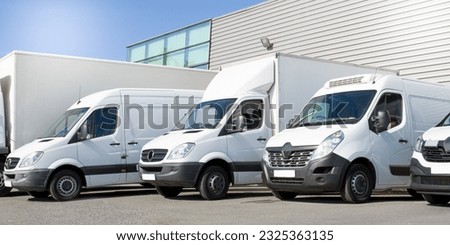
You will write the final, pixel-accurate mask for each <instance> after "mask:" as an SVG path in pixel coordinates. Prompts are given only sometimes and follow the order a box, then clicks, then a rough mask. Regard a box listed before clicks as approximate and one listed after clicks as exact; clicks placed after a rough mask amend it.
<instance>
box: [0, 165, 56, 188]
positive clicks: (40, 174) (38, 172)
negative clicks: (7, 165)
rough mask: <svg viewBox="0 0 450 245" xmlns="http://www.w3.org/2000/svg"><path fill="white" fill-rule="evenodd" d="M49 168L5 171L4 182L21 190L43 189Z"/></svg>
mask: <svg viewBox="0 0 450 245" xmlns="http://www.w3.org/2000/svg"><path fill="white" fill-rule="evenodd" d="M49 175H50V170H49V169H33V170H14V171H5V172H4V177H5V183H10V184H11V187H13V188H16V189H18V190H21V191H45V190H46V184H47V179H48V176H49Z"/></svg>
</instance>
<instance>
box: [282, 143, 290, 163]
mask: <svg viewBox="0 0 450 245" xmlns="http://www.w3.org/2000/svg"><path fill="white" fill-rule="evenodd" d="M291 153H292V145H291V143H289V142H288V143H286V144H284V145H283V147H281V155H282V156H283V158H284V159H289V158H290V156H291Z"/></svg>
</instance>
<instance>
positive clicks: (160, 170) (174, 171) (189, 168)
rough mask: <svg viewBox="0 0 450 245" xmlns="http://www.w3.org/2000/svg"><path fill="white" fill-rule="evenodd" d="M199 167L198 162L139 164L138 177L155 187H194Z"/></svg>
mask: <svg viewBox="0 0 450 245" xmlns="http://www.w3.org/2000/svg"><path fill="white" fill-rule="evenodd" d="M201 166H202V164H201V163H199V162H183V163H163V164H151V165H150V164H149V165H144V164H139V176H140V177H141V179H142V180H143V181H145V182H148V183H150V184H153V185H155V186H179V187H195V185H196V182H197V181H196V180H197V177H198V174H199V171H200V168H201Z"/></svg>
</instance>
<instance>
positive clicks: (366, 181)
mask: <svg viewBox="0 0 450 245" xmlns="http://www.w3.org/2000/svg"><path fill="white" fill-rule="evenodd" d="M374 186H375V183H374V180H373V178H372V174H371V173H370V171H369V169H368V168H367V167H366V166H364V165H361V164H354V165H352V166H350V169H349V170H348V172H347V175H346V176H345V181H344V186H343V187H342V189H341V197H342V199H343V200H344V201H346V202H349V203H362V202H367V201H368V200H369V198H370V195H372V190H373V188H374Z"/></svg>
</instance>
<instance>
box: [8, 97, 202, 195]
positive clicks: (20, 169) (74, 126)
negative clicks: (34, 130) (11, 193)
mask: <svg viewBox="0 0 450 245" xmlns="http://www.w3.org/2000/svg"><path fill="white" fill-rule="evenodd" d="M202 93H203V92H202V91H198V90H172V89H112V90H106V91H102V92H98V93H94V94H91V95H89V96H86V97H84V98H82V99H80V100H79V101H77V102H76V103H75V104H74V105H72V106H71V107H70V108H69V109H68V110H67V111H66V112H65V113H64V114H63V115H62V116H61V117H60V119H59V120H57V121H56V123H55V124H54V125H53V126H51V127H50V129H49V130H48V132H46V133H45V134H44V135H43V136H42V137H41V138H38V139H36V140H34V141H33V142H31V143H29V144H26V145H24V146H22V147H20V148H19V149H17V150H15V151H13V152H12V153H11V154H9V155H8V158H7V160H6V163H5V170H4V178H5V180H4V181H5V185H6V186H7V187H14V188H17V189H19V190H23V191H28V193H29V194H31V195H32V196H35V197H45V196H48V195H49V194H51V196H52V197H53V198H54V199H55V200H59V201H65V200H70V199H73V198H75V197H77V196H78V194H79V193H80V190H81V188H82V187H86V188H92V187H100V186H105V185H116V184H125V183H140V182H141V179H140V178H139V175H138V169H137V164H138V162H139V158H140V151H141V148H142V146H143V145H144V144H145V143H147V142H148V141H150V140H152V139H153V138H155V137H158V136H159V135H161V134H163V133H165V132H167V131H168V130H169V129H170V128H172V127H173V125H174V124H175V122H177V121H178V120H179V118H180V116H183V115H184V114H185V113H186V112H187V111H188V109H189V108H190V107H191V106H192V105H193V104H194V103H195V102H198V101H199V100H200V98H201V96H202Z"/></svg>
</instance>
